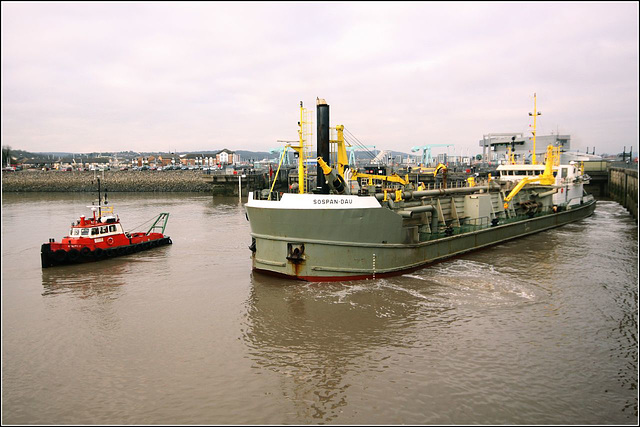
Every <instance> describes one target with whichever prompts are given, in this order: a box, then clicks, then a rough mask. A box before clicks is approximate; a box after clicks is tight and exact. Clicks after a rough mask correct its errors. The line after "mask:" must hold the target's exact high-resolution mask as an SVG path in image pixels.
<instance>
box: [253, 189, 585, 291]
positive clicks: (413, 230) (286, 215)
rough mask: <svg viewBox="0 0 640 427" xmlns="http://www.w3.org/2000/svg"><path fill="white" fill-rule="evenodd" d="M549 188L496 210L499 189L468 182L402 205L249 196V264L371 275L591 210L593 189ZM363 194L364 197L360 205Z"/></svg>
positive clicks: (317, 275) (290, 272) (349, 276)
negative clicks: (561, 198)
mask: <svg viewBox="0 0 640 427" xmlns="http://www.w3.org/2000/svg"><path fill="white" fill-rule="evenodd" d="M548 189H549V187H546V188H543V189H542V190H541V189H540V187H538V188H535V187H534V188H531V189H527V190H523V191H522V192H521V194H520V195H519V198H520V199H519V200H521V201H522V203H519V204H518V203H516V204H515V205H516V206H520V207H518V208H514V209H511V210H503V209H500V206H501V205H502V203H503V199H504V192H492V193H484V194H482V191H481V190H479V193H480V194H478V193H475V194H474V192H473V190H472V189H471V190H470V189H469V188H467V189H466V191H463V190H462V189H461V190H460V193H456V192H455V190H452V193H451V194H447V195H441V196H439V197H432V198H429V199H428V200H427V201H425V198H424V197H423V198H422V201H421V202H420V204H418V205H417V207H415V206H414V207H409V208H406V207H405V208H402V207H398V206H394V208H389V207H388V206H387V205H386V204H385V202H378V201H377V200H376V198H375V197H371V196H369V197H359V196H340V195H325V196H316V195H312V194H302V195H288V196H289V197H288V198H284V197H283V199H282V200H281V201H264V200H253V195H250V198H249V202H248V203H247V204H246V205H245V208H246V212H247V218H248V220H249V222H250V225H251V236H252V239H253V242H252V246H251V249H252V251H253V252H252V264H253V269H254V270H256V271H259V272H263V273H267V274H275V275H279V276H284V277H288V278H292V279H299V280H306V281H346V280H362V279H375V278H376V277H383V276H389V275H398V274H403V273H405V272H408V271H412V270H416V269H419V268H423V267H425V266H428V265H429V264H431V263H434V262H437V261H440V260H443V259H445V258H449V257H452V256H457V255H461V254H463V253H465V252H469V251H472V250H476V249H480V248H484V247H487V246H490V245H495V244H499V243H502V242H505V241H508V240H511V239H515V238H519V237H523V236H526V235H529V234H533V233H537V232H539V231H544V230H548V229H551V228H554V227H558V226H561V225H564V224H568V223H571V222H575V221H579V220H581V219H583V218H586V217H588V216H589V215H591V214H592V213H593V212H594V209H595V206H596V202H595V200H594V199H593V197H592V196H588V195H584V197H582V198H581V200H580V201H579V203H577V204H574V205H573V206H571V207H567V208H563V207H561V206H560V207H558V206H555V205H553V202H552V196H551V195H549V194H546V193H542V194H541V193H540V191H545V190H548ZM363 199H368V200H366V203H364V204H363V203H362V202H363ZM529 200H536V205H535V209H531V206H530V205H527V203H528V201H529ZM479 202H481V203H479ZM376 203H377V204H376ZM359 205H362V206H359ZM407 205H408V204H407ZM343 206H347V207H343ZM425 206H426V207H425ZM411 209H413V210H414V211H415V212H413V213H412V212H410V211H409V210H411ZM408 212H409V213H408Z"/></svg>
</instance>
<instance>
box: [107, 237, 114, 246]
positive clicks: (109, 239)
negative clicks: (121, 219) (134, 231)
mask: <svg viewBox="0 0 640 427" xmlns="http://www.w3.org/2000/svg"><path fill="white" fill-rule="evenodd" d="M107 245H109V246H111V245H113V237H109V238H108V239H107Z"/></svg>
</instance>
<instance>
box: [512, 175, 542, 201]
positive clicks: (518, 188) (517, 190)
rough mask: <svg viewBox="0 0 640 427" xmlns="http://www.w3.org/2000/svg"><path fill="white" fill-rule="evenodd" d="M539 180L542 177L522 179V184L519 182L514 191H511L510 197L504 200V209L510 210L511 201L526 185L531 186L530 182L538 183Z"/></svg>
mask: <svg viewBox="0 0 640 427" xmlns="http://www.w3.org/2000/svg"><path fill="white" fill-rule="evenodd" d="M539 179H540V177H538V176H527V177H524V178H522V179H521V180H520V182H518V185H516V186H515V187H514V188H513V190H511V192H510V193H509V195H508V196H507V197H505V198H504V208H505V209H507V208H509V202H510V201H511V199H513V198H514V197H515V195H516V194H518V193H519V192H520V190H522V188H523V187H524V186H525V185H527V184H529V183H530V182H534V181H538V180H539Z"/></svg>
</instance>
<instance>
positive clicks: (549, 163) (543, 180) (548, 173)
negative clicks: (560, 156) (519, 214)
mask: <svg viewBox="0 0 640 427" xmlns="http://www.w3.org/2000/svg"><path fill="white" fill-rule="evenodd" d="M553 163H554V158H553V145H549V146H547V158H546V160H545V167H544V172H543V173H542V175H538V176H527V177H524V178H523V179H521V180H520V181H519V182H518V185H516V186H515V187H514V188H513V190H511V192H510V193H509V195H508V196H507V197H505V198H504V209H505V210H507V209H508V208H509V202H510V201H511V200H512V199H513V198H514V197H515V195H516V194H518V193H519V192H520V190H522V188H523V187H524V186H525V185H527V184H530V183H532V182H539V183H540V184H541V185H553V184H554V183H555V177H554V176H553Z"/></svg>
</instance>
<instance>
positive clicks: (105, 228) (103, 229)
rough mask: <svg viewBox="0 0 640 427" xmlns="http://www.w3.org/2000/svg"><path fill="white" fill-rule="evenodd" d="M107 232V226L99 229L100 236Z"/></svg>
mask: <svg viewBox="0 0 640 427" xmlns="http://www.w3.org/2000/svg"><path fill="white" fill-rule="evenodd" d="M108 230H109V228H108V227H107V226H104V227H100V234H104V233H106V232H107V231H108Z"/></svg>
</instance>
